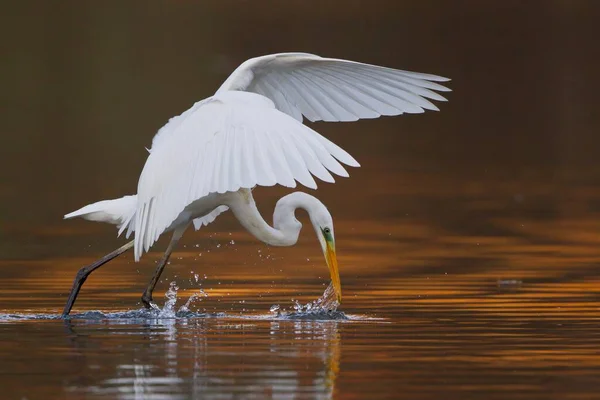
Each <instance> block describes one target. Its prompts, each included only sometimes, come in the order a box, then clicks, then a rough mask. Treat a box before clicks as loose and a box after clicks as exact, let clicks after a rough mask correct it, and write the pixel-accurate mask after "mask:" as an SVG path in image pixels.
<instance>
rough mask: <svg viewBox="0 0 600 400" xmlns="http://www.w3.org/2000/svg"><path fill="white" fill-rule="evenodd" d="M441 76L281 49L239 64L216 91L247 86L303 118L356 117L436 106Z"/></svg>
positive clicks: (405, 111) (335, 119)
mask: <svg viewBox="0 0 600 400" xmlns="http://www.w3.org/2000/svg"><path fill="white" fill-rule="evenodd" d="M448 80H449V79H447V78H443V77H441V76H436V75H429V74H422V73H417V72H410V71H402V70H397V69H392V68H386V67H380V66H377V65H370V64H363V63H358V62H354V61H347V60H339V59H333V58H322V57H319V56H316V55H314V54H307V53H279V54H271V55H268V56H262V57H256V58H252V59H250V60H248V61H246V62H244V63H243V64H241V65H240V66H239V67H238V68H237V69H236V70H235V71H234V72H233V73H232V74H231V75H230V76H229V78H227V80H226V81H225V82H224V83H223V85H222V86H221V87H220V88H219V90H218V91H217V93H220V92H224V91H228V90H239V91H248V92H254V93H258V94H261V95H263V96H265V97H268V98H269V99H271V100H272V101H273V102H274V103H275V106H276V107H277V109H278V110H280V111H282V112H284V113H286V114H288V115H291V116H292V117H294V118H295V119H297V120H298V121H302V115H304V116H305V117H306V118H308V119H309V120H310V121H331V122H335V121H356V120H358V119H362V118H377V117H379V116H381V115H399V114H403V113H422V112H423V111H424V110H438V108H437V107H436V106H435V105H434V104H433V103H432V102H431V101H430V100H437V101H445V100H446V99H445V98H444V97H442V96H441V95H439V94H438V93H436V91H438V92H447V91H449V90H450V89H448V88H446V87H444V86H442V85H440V84H438V83H436V82H445V81H448Z"/></svg>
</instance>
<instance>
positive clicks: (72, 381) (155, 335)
mask: <svg viewBox="0 0 600 400" xmlns="http://www.w3.org/2000/svg"><path fill="white" fill-rule="evenodd" d="M61 324H64V325H63V327H62V328H63V330H64V332H63V333H62V334H60V335H59V336H60V338H58V337H53V336H51V335H49V334H50V333H54V334H56V333H58V332H59V328H60V326H59V325H61ZM21 328H23V326H21ZM28 328H30V327H29V326H25V330H28ZM42 331H43V332H44V333H42V334H39V333H38V334H33V333H30V332H28V333H29V334H31V335H32V336H30V337H29V338H28V339H26V340H24V341H23V342H25V343H27V344H29V345H30V346H35V340H40V339H43V340H44V341H46V342H48V341H52V346H53V347H54V348H55V350H54V351H53V353H54V355H53V359H52V360H40V363H41V364H42V365H40V364H38V365H35V366H30V369H32V370H34V371H38V372H41V371H42V370H43V369H44V367H46V366H47V365H51V364H52V363H57V362H60V364H61V365H78V366H80V367H82V368H81V369H79V370H77V371H76V372H75V371H74V370H72V371H70V373H69V374H67V375H66V376H63V377H61V379H64V380H65V384H64V386H63V389H64V394H65V395H66V394H69V395H72V394H79V395H86V396H89V397H96V396H105V397H109V398H122V399H148V398H167V397H168V398H182V399H183V398H202V399H222V398H238V397H240V396H241V397H242V398H273V399H284V398H318V399H329V398H332V395H333V393H334V390H335V384H336V378H337V375H338V373H339V363H340V348H341V345H340V335H339V332H338V322H327V321H293V322H291V321H250V320H233V319H230V320H218V319H217V320H215V319H170V320H146V321H144V322H139V320H137V321H136V322H132V320H125V319H120V320H119V319H106V320H104V321H102V322H99V321H92V320H89V321H83V320H72V321H69V320H67V321H64V322H56V323H53V326H50V327H49V326H45V327H44V329H43V330H42ZM61 341H62V342H63V343H62V344H61ZM25 343H24V344H25ZM16 372H17V373H22V372H25V371H16ZM8 389H9V390H11V391H10V392H9V393H11V394H13V395H35V394H36V393H38V394H39V393H41V392H36V391H32V390H31V389H29V388H26V387H19V386H14V387H10V386H9V388H8ZM13 390H14V392H13ZM38 390H43V388H40V389H38ZM169 396H171V397H169ZM33 397H35V396H33ZM57 398H60V396H57Z"/></svg>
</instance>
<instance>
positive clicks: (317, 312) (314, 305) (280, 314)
mask: <svg viewBox="0 0 600 400" xmlns="http://www.w3.org/2000/svg"><path fill="white" fill-rule="evenodd" d="M293 302H294V306H293V309H294V311H292V312H287V311H285V310H282V309H281V307H280V306H279V304H275V305H273V306H271V308H270V309H269V311H270V312H271V314H272V315H273V317H276V318H278V319H298V320H347V319H348V317H347V316H346V314H345V313H343V312H341V311H338V310H337V309H338V307H339V306H340V303H339V302H338V301H337V297H336V295H335V289H334V288H333V284H331V283H330V284H329V286H327V289H325V292H323V295H321V297H319V298H318V299H317V300H313V301H309V302H308V303H306V304H304V305H303V304H301V303H300V302H299V301H298V300H293Z"/></svg>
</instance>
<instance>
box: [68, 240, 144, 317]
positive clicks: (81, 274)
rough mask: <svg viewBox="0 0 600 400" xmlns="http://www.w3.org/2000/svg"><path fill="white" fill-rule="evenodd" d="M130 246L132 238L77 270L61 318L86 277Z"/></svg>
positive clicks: (69, 309) (70, 306)
mask: <svg viewBox="0 0 600 400" xmlns="http://www.w3.org/2000/svg"><path fill="white" fill-rule="evenodd" d="M132 247H133V240H132V241H131V242H129V243H127V244H125V245H124V246H121V247H119V248H118V249H116V250H115V251H113V252H112V253H109V254H107V255H105V256H104V257H102V258H101V259H99V260H98V261H96V262H94V263H93V264H90V265H88V266H87V267H83V268H81V269H80V270H79V271H78V272H77V275H75V280H74V281H73V288H72V289H71V293H69V298H68V299H67V304H65V308H64V309H63V313H62V316H63V318H65V317H66V316H67V315H69V313H70V312H71V308H73V304H75V300H76V299H77V295H78V294H79V290H80V289H81V286H82V285H83V283H84V282H85V280H86V279H87V277H88V276H89V275H90V274H91V273H92V272H94V271H95V270H96V269H98V268H100V267H101V266H103V265H104V264H106V263H107V262H109V261H110V260H112V259H113V258H116V257H118V256H120V255H121V254H123V253H125V252H126V251H127V250H129V249H130V248H132Z"/></svg>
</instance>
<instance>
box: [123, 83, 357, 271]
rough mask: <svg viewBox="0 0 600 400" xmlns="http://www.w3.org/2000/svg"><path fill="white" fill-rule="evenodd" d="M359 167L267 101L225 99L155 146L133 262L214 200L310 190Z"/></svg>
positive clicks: (177, 124) (239, 95) (187, 116)
mask: <svg viewBox="0 0 600 400" xmlns="http://www.w3.org/2000/svg"><path fill="white" fill-rule="evenodd" d="M338 161H340V162H342V163H344V164H346V165H350V166H359V164H358V163H357V162H356V160H354V158H352V156H350V155H349V154H348V153H346V152H345V151H344V150H342V149H341V148H339V147H338V146H336V145H335V144H333V143H332V142H330V141H329V140H327V139H326V138H324V137H323V136H321V135H319V134H318V133H317V132H315V131H313V130H312V129H310V128H309V127H307V126H305V125H303V124H302V123H300V122H298V121H296V120H295V119H293V118H291V117H290V116H288V115H286V114H284V113H282V112H280V111H278V110H277V109H275V106H274V104H273V102H272V101H270V100H269V99H267V98H265V97H264V96H261V95H258V94H254V93H246V92H235V91H234V92H225V93H220V94H217V95H215V96H213V97H212V98H209V99H207V100H204V101H202V102H200V103H197V104H196V105H194V106H193V107H192V108H191V109H190V110H188V111H186V112H184V113H183V114H182V115H180V116H179V117H175V118H172V119H171V120H170V121H169V123H168V124H167V125H166V126H165V127H163V128H162V129H161V130H160V131H159V133H158V134H157V135H156V137H155V138H154V140H153V144H152V149H151V150H150V155H149V156H148V160H147V161H146V164H145V166H144V169H143V171H142V174H141V176H140V180H139V183H138V203H137V210H136V220H135V259H136V260H139V257H140V256H141V254H142V252H143V251H144V250H145V251H148V249H149V248H150V246H151V245H152V244H153V243H154V242H155V241H156V240H157V239H158V237H159V236H160V234H161V233H162V232H164V230H165V229H167V228H168V227H169V226H170V225H171V223H172V222H173V221H174V220H175V219H176V218H177V216H178V215H179V214H180V213H181V212H182V211H183V210H184V209H185V207H186V206H187V205H189V204H191V203H192V202H193V201H195V200H197V199H200V198H202V197H204V196H206V195H208V194H209V193H224V192H227V191H236V190H238V189H240V188H252V187H254V186H255V185H261V186H272V185H275V184H280V185H283V186H287V187H295V186H296V181H298V182H300V183H301V184H303V185H304V186H307V187H309V188H316V187H317V185H316V183H315V181H314V179H313V177H312V175H314V176H316V177H318V178H319V179H321V180H324V181H326V182H333V177H332V176H331V174H330V172H329V171H331V172H333V173H335V174H337V175H341V176H348V174H347V172H346V171H345V170H344V168H343V167H342V166H341V164H340V163H339V162H338Z"/></svg>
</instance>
